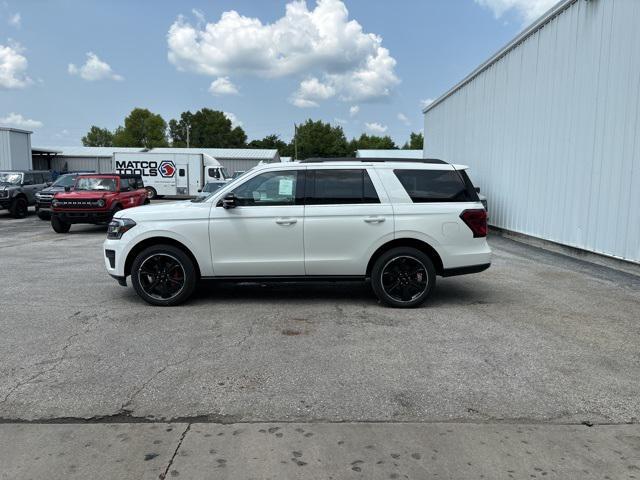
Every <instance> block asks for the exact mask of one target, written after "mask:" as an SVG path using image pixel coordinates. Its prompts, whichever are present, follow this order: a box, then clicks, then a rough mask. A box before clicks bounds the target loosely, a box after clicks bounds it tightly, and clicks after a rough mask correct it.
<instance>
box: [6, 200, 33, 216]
mask: <svg viewBox="0 0 640 480" xmlns="http://www.w3.org/2000/svg"><path fill="white" fill-rule="evenodd" d="M9 213H10V214H11V216H12V217H13V218H24V217H26V216H27V215H28V214H29V204H28V203H27V199H26V198H24V197H18V198H14V199H13V202H11V206H10V207H9Z"/></svg>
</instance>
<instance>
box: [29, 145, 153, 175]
mask: <svg viewBox="0 0 640 480" xmlns="http://www.w3.org/2000/svg"><path fill="white" fill-rule="evenodd" d="M142 150H143V149H142V148H138V147H33V151H32V154H33V166H34V168H35V169H41V170H55V171H58V172H62V171H69V172H74V171H75V172H78V171H84V172H96V173H109V172H112V171H113V153H114V152H123V153H124V152H126V153H135V152H141V151H142Z"/></svg>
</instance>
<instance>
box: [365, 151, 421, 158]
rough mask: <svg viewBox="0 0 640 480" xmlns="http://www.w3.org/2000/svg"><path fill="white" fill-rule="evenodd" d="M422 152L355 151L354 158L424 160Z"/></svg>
mask: <svg viewBox="0 0 640 480" xmlns="http://www.w3.org/2000/svg"><path fill="white" fill-rule="evenodd" d="M423 155H424V152H423V151H422V150H372V149H363V150H356V158H413V159H417V158H424V157H423Z"/></svg>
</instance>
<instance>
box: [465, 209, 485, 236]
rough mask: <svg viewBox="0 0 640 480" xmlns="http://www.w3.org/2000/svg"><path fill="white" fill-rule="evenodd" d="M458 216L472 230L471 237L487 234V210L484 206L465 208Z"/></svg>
mask: <svg viewBox="0 0 640 480" xmlns="http://www.w3.org/2000/svg"><path fill="white" fill-rule="evenodd" d="M460 218H461V219H462V221H463V222H464V223H466V224H467V227H469V228H470V229H471V231H472V232H473V238H480V237H486V236H487V211H486V210H485V209H484V208H474V209H472V210H465V211H464V212H462V213H461V214H460Z"/></svg>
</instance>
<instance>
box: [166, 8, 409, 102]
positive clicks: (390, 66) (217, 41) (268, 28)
mask: <svg viewBox="0 0 640 480" xmlns="http://www.w3.org/2000/svg"><path fill="white" fill-rule="evenodd" d="M198 19H201V17H200V16H198ZM167 42H168V48H169V51H168V57H169V60H170V62H171V63H173V64H174V65H175V66H176V68H178V69H179V70H183V71H192V72H197V73H202V74H206V75H210V76H216V77H220V76H226V75H235V74H248V75H254V76H259V77H266V78H275V77H284V76H302V77H304V78H305V80H303V81H302V82H301V84H300V87H299V89H298V90H297V91H296V92H295V93H294V94H293V95H292V97H291V101H292V103H294V105H297V106H314V104H317V103H318V101H320V100H326V99H327V98H332V97H337V98H339V99H340V100H343V101H354V100H356V101H366V100H371V99H375V98H380V97H385V96H387V95H389V94H390V92H391V88H392V87H393V86H394V85H396V84H397V83H398V82H399V79H398V77H397V76H396V74H395V71H394V69H395V65H396V61H395V59H394V58H393V57H391V55H390V54H389V50H387V49H386V48H384V47H383V46H382V38H381V37H380V36H378V35H375V34H372V33H365V32H364V31H363V28H362V26H361V25H360V24H359V23H358V22H357V21H356V20H353V19H351V20H350V19H349V12H348V10H347V8H346V7H345V5H344V3H343V2H342V0H317V2H316V5H315V8H313V9H311V10H309V8H308V7H307V4H306V2H305V1H304V0H293V1H291V2H290V3H288V4H287V6H286V13H285V15H284V16H283V17H281V18H279V19H278V20H276V21H275V22H273V23H268V24H263V23H262V22H261V21H260V20H259V19H258V18H251V17H245V16H243V15H240V14H239V13H238V12H236V11H234V10H230V11H226V12H224V13H223V14H222V15H221V17H220V19H219V20H218V21H217V22H214V23H206V24H205V25H198V24H196V25H192V24H191V23H190V22H189V21H187V20H186V19H185V18H184V17H182V16H180V17H178V19H177V20H176V21H175V22H174V23H173V25H171V27H170V29H169V32H168V35H167ZM309 82H313V84H314V85H313V86H315V87H319V86H322V87H321V88H310V87H311V84H310V83H309ZM307 93H309V94H310V96H308V97H307V96H305V94H307ZM329 93H330V94H329Z"/></svg>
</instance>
